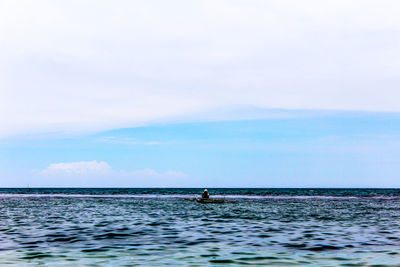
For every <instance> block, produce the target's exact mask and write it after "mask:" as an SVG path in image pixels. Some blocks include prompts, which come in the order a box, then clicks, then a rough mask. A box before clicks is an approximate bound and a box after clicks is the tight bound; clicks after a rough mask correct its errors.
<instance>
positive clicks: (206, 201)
mask: <svg viewBox="0 0 400 267" xmlns="http://www.w3.org/2000/svg"><path fill="white" fill-rule="evenodd" d="M196 201H197V202H198V203H203V204H211V203H224V202H225V199H223V198H197V199H196Z"/></svg>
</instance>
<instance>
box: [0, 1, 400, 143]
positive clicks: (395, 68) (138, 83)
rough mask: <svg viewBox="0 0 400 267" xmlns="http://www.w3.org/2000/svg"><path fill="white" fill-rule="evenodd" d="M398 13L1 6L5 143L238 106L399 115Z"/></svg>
mask: <svg viewBox="0 0 400 267" xmlns="http://www.w3.org/2000/svg"><path fill="white" fill-rule="evenodd" d="M399 8H400V3H399V2H398V1H395V0H393V1H390V0H389V1H380V2H379V3H378V2H377V1H369V0H354V1H347V0H334V1H329V0H328V1H320V0H305V1H288V0H287V1H285V0H280V1H264V0H259V1H257V0H255V1H247V0H239V1H230V0H229V1H228V0H226V1H224V0H222V1H211V0H210V1H207V0H205V1H190V0H189V1H187V0H171V1H168V2H164V1H154V0H149V1H142V2H138V1H124V0H117V1H113V2H112V3H110V2H109V1H85V2H82V1H78V0H72V1H49V0H36V1H30V0H25V1H24V0H21V1H18V2H16V1H13V0H4V1H1V2H0V36H1V42H0V114H1V116H0V136H5V135H12V134H16V133H32V132H35V131H38V132H43V131H58V130H60V131H61V130H62V131H88V130H90V131H93V130H102V129H110V128H115V127H127V126H134V125H140V124H147V123H149V122H152V121H155V120H162V119H165V118H169V117H176V116H182V115H185V114H193V113H197V112H204V111H207V110H210V109H214V108H221V107H226V106H236V105H244V106H246V105H248V106H256V107H261V108H284V109H340V110H345V109H349V110H368V111H397V112H399V111H400V106H399V105H398V101H397V99H399V98H400V91H399V90H398V88H399V84H400V81H399V78H398V77H399V76H400V35H399V34H398V32H399V30H400V17H399V16H398V10H399ZM210 116H211V117H212V115H210Z"/></svg>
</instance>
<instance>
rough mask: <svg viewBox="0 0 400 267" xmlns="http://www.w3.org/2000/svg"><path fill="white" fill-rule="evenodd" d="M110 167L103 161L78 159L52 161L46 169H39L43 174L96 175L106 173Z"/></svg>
mask: <svg viewBox="0 0 400 267" xmlns="http://www.w3.org/2000/svg"><path fill="white" fill-rule="evenodd" d="M110 172H111V167H110V165H108V163H107V162H104V161H96V160H94V161H79V162H69V163H65V162H60V163H52V164H50V165H49V166H48V167H47V168H46V169H44V170H42V171H40V173H41V174H44V175H96V174H108V173H110Z"/></svg>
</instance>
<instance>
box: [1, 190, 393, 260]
mask: <svg viewBox="0 0 400 267" xmlns="http://www.w3.org/2000/svg"><path fill="white" fill-rule="evenodd" d="M209 191H210V192H211V193H215V194H218V195H219V196H220V197H225V198H226V199H227V200H229V201H228V202H227V203H224V204H199V203H196V202H191V201H186V200H184V198H185V197H188V196H193V194H195V193H200V192H201V190H200V189H0V265H5V264H17V265H19V266H24V265H49V266H53V265H66V266H74V265H76V266H82V265H87V266H104V265H114V266H120V265H122V266H132V265H143V266H149V265H174V266H176V265H193V266H196V265H197V266H207V265H208V266H220V265H266V264H268V265H282V266H289V265H299V266H302V265H303V266H309V265H321V266H337V265H343V266H360V265H371V266H379V265H380V266H388V265H389V266H390V265H393V266H400V191H399V190H397V189H389V190H384V189H369V190H366V189H352V190H349V189H347V190H343V189H214V190H212V189H211V190H209Z"/></svg>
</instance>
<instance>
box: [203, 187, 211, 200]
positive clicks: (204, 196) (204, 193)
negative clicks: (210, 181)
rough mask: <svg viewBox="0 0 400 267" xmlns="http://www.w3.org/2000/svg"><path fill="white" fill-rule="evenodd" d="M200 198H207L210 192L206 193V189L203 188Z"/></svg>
mask: <svg viewBox="0 0 400 267" xmlns="http://www.w3.org/2000/svg"><path fill="white" fill-rule="evenodd" d="M201 198H205V199H209V198H210V193H208V191H207V189H204V192H203V194H201Z"/></svg>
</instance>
